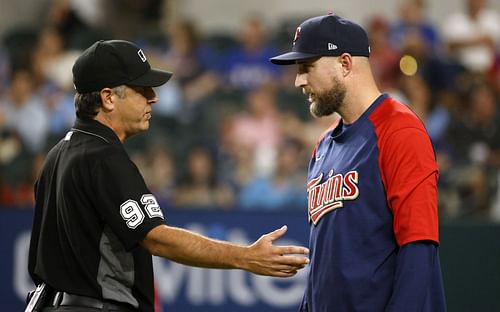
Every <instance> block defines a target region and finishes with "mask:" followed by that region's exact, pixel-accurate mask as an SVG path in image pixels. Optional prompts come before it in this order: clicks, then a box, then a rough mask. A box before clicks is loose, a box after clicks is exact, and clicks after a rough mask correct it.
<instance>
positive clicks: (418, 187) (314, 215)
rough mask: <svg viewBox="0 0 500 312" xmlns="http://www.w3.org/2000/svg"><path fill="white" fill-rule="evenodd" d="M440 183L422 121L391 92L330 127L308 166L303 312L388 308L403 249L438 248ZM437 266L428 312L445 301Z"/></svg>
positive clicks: (424, 309)
mask: <svg viewBox="0 0 500 312" xmlns="http://www.w3.org/2000/svg"><path fill="white" fill-rule="evenodd" d="M437 178H438V170H437V164H436V161H435V155H434V152H433V149H432V146H431V142H430V139H429V137H428V135H427V132H426V130H425V128H424V126H423V124H422V122H421V121H420V120H419V119H418V118H417V117H416V116H415V114H414V113H413V112H412V111H411V110H410V109H409V108H407V107H406V106H405V105H403V104H401V103H399V102H397V101H396V100H394V99H392V98H391V97H389V96H388V95H385V94H384V95H381V96H380V97H379V98H378V99H377V100H376V101H375V102H374V103H373V104H372V105H371V106H370V107H369V109H368V110H367V111H366V112H365V113H364V114H363V115H362V116H361V117H360V118H359V119H358V120H357V121H356V122H354V123H353V124H351V125H349V126H345V125H342V122H340V123H339V125H337V126H336V127H333V128H332V129H330V130H328V131H327V132H326V133H325V134H324V136H323V137H322V139H321V140H320V141H319V143H318V144H317V146H316V148H315V150H314V152H313V155H312V158H311V161H310V164H309V172H308V186H307V191H308V201H309V203H308V208H309V210H308V213H309V221H310V224H311V230H310V244H309V248H310V259H311V262H310V272H309V277H308V282H307V288H306V292H305V295H304V300H303V303H302V307H301V311H315V312H317V311H325V312H326V311H328V312H334V311H370V312H376V311H385V310H386V308H387V306H388V304H389V301H390V299H391V295H392V293H393V287H394V280H395V274H396V264H397V263H396V262H397V256H398V252H399V250H400V248H401V246H403V245H405V244H408V243H411V242H416V241H430V242H433V243H434V244H436V245H437V244H438V243H439V241H438V217H437V188H436V184H437ZM433 265H435V266H436V267H435V268H431V270H432V272H433V273H432V275H433V276H432V279H433V281H434V280H435V281H437V283H436V285H435V286H436V287H437V291H436V290H435V289H429V290H428V294H427V295H426V299H425V300H426V302H427V303H425V306H426V307H430V308H429V310H428V311H437V310H436V309H433V302H434V301H436V302H439V304H442V302H443V298H444V293H443V291H442V284H441V271H440V268H439V261H435V262H434V264H433ZM431 284H433V283H431ZM434 297H436V298H434ZM422 306H423V307H422V309H421V311H427V310H426V308H424V303H422Z"/></svg>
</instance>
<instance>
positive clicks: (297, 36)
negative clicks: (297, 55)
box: [293, 26, 300, 45]
mask: <svg viewBox="0 0 500 312" xmlns="http://www.w3.org/2000/svg"><path fill="white" fill-rule="evenodd" d="M299 37H300V26H299V27H297V30H295V36H294V37H293V44H294V45H295V41H297V40H298V39H299Z"/></svg>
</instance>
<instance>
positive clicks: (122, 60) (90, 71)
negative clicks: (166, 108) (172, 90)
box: [73, 40, 172, 93]
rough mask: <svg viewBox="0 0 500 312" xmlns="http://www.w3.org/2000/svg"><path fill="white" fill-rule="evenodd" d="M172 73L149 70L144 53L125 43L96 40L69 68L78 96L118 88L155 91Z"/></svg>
mask: <svg viewBox="0 0 500 312" xmlns="http://www.w3.org/2000/svg"><path fill="white" fill-rule="evenodd" d="M170 77H172V73H171V72H168V71H164V70H159V69H153V68H151V66H150V65H149V62H148V60H147V58H146V55H145V54H144V52H143V51H142V50H141V49H140V48H139V47H138V46H137V45H135V44H134V43H132V42H129V41H125V40H108V41H104V40H100V41H97V42H96V43H94V44H93V45H92V46H90V47H89V48H87V49H86V50H85V51H83V53H82V54H81V55H80V57H78V59H77V60H76V62H75V64H74V65H73V83H74V85H75V89H76V90H77V91H78V92H79V93H88V92H92V91H99V90H101V89H102V88H114V87H117V86H119V85H129V86H137V87H158V86H161V85H162V84H164V83H166V82H167V81H168V80H169V79H170Z"/></svg>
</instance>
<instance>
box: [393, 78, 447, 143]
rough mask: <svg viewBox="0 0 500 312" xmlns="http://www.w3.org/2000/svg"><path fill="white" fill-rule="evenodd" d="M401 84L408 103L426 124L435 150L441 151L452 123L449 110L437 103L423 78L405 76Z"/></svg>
mask: <svg viewBox="0 0 500 312" xmlns="http://www.w3.org/2000/svg"><path fill="white" fill-rule="evenodd" d="M400 82H401V84H400V88H401V91H402V92H403V94H404V95H405V97H406V102H407V103H408V105H409V106H410V107H411V108H412V110H413V111H414V112H415V113H416V114H417V116H418V117H420V119H421V120H422V121H423V122H424V124H425V127H426V129H427V132H428V133H429V136H430V138H431V140H432V144H433V146H434V149H436V150H439V149H440V147H441V146H442V145H443V144H444V143H443V140H445V134H446V130H447V128H448V125H449V123H450V118H451V117H450V114H449V112H448V109H447V108H446V107H444V106H441V105H440V103H438V102H436V99H435V98H433V97H432V93H431V89H430V88H429V86H428V85H427V84H426V82H425V80H424V79H423V78H422V77H421V76H419V75H413V76H403V77H402V78H401V80H400Z"/></svg>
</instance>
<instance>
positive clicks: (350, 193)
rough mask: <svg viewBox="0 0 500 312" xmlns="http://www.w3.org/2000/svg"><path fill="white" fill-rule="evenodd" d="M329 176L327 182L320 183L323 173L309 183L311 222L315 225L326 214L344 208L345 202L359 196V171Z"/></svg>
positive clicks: (308, 196) (308, 195)
mask: <svg viewBox="0 0 500 312" xmlns="http://www.w3.org/2000/svg"><path fill="white" fill-rule="evenodd" d="M329 176H330V177H329V178H328V179H327V180H326V181H324V182H323V183H320V182H321V180H322V178H323V173H321V174H320V175H319V176H318V177H317V178H314V179H312V180H311V181H309V182H308V183H307V198H308V207H309V221H312V222H313V223H314V224H315V225H316V224H317V223H318V221H319V219H321V217H323V216H324V215H325V214H326V213H328V212H330V211H332V210H334V209H337V208H341V207H343V206H344V201H345V200H354V199H356V198H358V196H359V187H358V172H357V171H349V172H347V173H345V174H341V173H339V174H335V175H334V174H330V175H329Z"/></svg>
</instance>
